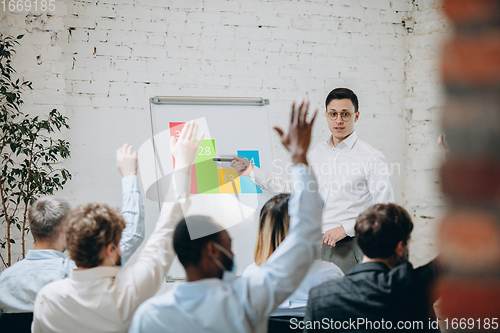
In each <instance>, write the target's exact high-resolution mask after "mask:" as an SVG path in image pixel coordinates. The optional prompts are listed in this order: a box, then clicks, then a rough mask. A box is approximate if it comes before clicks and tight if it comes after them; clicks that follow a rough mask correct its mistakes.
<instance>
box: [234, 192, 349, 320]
mask: <svg viewBox="0 0 500 333" xmlns="http://www.w3.org/2000/svg"><path fill="white" fill-rule="evenodd" d="M289 198H290V194H288V193H283V194H278V195H277V196H275V197H273V198H271V199H270V200H269V201H268V202H266V204H265V205H264V207H262V210H261V211H260V218H259V221H260V223H259V230H258V233H257V242H256V245H255V252H254V260H255V263H254V264H252V265H250V266H248V267H247V268H246V269H245V271H244V272H243V276H244V277H245V276H252V275H253V274H257V272H258V271H259V270H260V267H261V266H262V265H263V264H264V263H265V262H266V261H267V259H268V258H269V257H270V256H271V255H272V254H273V252H274V251H276V249H277V248H278V246H279V245H280V244H281V243H282V242H283V240H284V239H285V237H286V235H287V234H288V229H289V228H290V216H289V215H288V201H289ZM343 276H344V273H343V272H342V270H341V269H340V268H339V267H338V266H337V265H335V264H334V263H331V262H326V261H322V260H315V261H314V262H313V264H312V266H311V268H310V269H309V272H308V273H307V275H306V277H305V278H304V280H303V281H302V283H301V284H300V286H299V287H298V288H297V290H295V292H294V293H293V294H292V295H291V296H290V297H288V298H287V299H286V300H285V301H284V302H283V303H281V304H280V306H279V307H278V309H277V310H276V311H275V312H274V313H273V314H272V315H271V316H272V317H278V316H280V317H284V318H279V319H284V320H285V321H286V319H290V318H289V317H304V314H305V310H306V305H307V299H308V298H309V290H310V289H311V288H312V287H315V286H317V285H319V284H321V283H323V282H326V281H329V280H334V279H339V278H341V277H343ZM287 317H288V318H287ZM269 325H270V330H271V326H274V323H273V322H270V323H269ZM286 328H289V323H286Z"/></svg>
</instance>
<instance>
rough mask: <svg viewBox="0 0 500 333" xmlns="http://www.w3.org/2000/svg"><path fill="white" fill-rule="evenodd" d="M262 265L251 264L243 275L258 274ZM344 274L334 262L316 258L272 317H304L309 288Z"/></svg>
mask: <svg viewBox="0 0 500 333" xmlns="http://www.w3.org/2000/svg"><path fill="white" fill-rule="evenodd" d="M258 270H260V266H257V265H255V263H253V264H251V265H250V266H248V267H247V268H245V271H244V272H243V277H245V276H250V277H251V276H252V275H254V274H258V273H257V272H258ZM343 276H344V273H343V272H342V270H341V269H340V268H339V267H338V266H337V265H335V264H334V263H333V262H327V261H322V260H315V261H314V263H313V264H312V266H311V268H309V272H307V275H306V277H305V278H304V280H302V283H301V284H300V286H299V287H298V288H297V290H295V291H294V292H293V294H291V295H290V297H288V298H287V299H286V300H285V301H284V302H283V303H281V304H280V306H279V307H278V308H277V309H276V311H274V312H273V314H272V315H271V317H277V316H295V317H304V315H305V314H306V306H307V300H308V299H309V290H311V288H312V287H316V286H317V285H320V284H322V283H323V282H326V281H330V280H335V279H340V278H342V277H343Z"/></svg>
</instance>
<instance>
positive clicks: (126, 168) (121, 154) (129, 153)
mask: <svg viewBox="0 0 500 333" xmlns="http://www.w3.org/2000/svg"><path fill="white" fill-rule="evenodd" d="M133 150H134V147H132V146H130V145H128V144H124V145H123V146H122V147H121V148H120V149H118V150H117V151H116V167H117V168H118V171H120V173H121V174H122V177H127V176H134V175H137V152H136V151H133Z"/></svg>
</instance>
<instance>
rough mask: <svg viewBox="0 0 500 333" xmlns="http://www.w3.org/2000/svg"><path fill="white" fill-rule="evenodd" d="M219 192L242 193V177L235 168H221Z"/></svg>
mask: <svg viewBox="0 0 500 333" xmlns="http://www.w3.org/2000/svg"><path fill="white" fill-rule="evenodd" d="M219 193H241V185H240V177H238V174H237V173H236V170H234V169H233V168H231V169H219Z"/></svg>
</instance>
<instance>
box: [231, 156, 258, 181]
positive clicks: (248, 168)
mask: <svg viewBox="0 0 500 333" xmlns="http://www.w3.org/2000/svg"><path fill="white" fill-rule="evenodd" d="M233 158H234V160H232V161H231V166H232V167H233V168H234V169H235V170H236V173H237V174H238V176H240V177H242V176H248V175H250V173H251V172H252V170H253V164H252V163H251V162H250V161H249V160H245V159H244V158H239V157H237V156H234V157H233Z"/></svg>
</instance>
